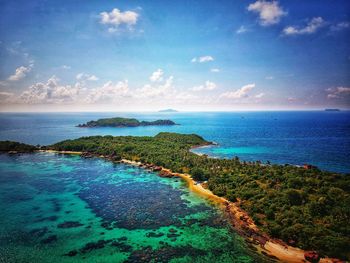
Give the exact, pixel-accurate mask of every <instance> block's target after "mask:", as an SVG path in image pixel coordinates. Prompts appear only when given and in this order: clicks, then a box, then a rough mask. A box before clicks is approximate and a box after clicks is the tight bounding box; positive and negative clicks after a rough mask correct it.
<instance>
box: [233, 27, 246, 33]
mask: <svg viewBox="0 0 350 263" xmlns="http://www.w3.org/2000/svg"><path fill="white" fill-rule="evenodd" d="M247 31H248V29H247V28H246V27H245V26H240V27H239V28H238V29H237V30H236V34H243V33H245V32H247Z"/></svg>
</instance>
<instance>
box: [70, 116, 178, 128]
mask: <svg viewBox="0 0 350 263" xmlns="http://www.w3.org/2000/svg"><path fill="white" fill-rule="evenodd" d="M162 125H164V126H169V125H176V123H175V122H173V121H172V120H156V121H139V120H137V119H131V118H121V117H116V118H105V119H98V120H97V121H88V122H87V123H84V124H79V125H77V127H81V128H93V127H118V128H122V127H139V126H162Z"/></svg>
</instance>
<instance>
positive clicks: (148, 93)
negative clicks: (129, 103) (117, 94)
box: [135, 76, 174, 98]
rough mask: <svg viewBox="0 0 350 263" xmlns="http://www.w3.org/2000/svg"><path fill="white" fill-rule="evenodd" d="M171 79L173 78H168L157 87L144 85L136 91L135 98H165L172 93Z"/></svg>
mask: <svg viewBox="0 0 350 263" xmlns="http://www.w3.org/2000/svg"><path fill="white" fill-rule="evenodd" d="M173 79H174V78H173V76H170V77H169V78H167V79H166V80H165V81H164V82H163V83H161V84H159V85H158V86H152V85H149V84H147V85H144V86H143V87H142V88H139V89H137V90H136V94H135V96H136V97H139V98H155V97H167V96H169V95H170V94H171V93H173Z"/></svg>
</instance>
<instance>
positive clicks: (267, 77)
mask: <svg viewBox="0 0 350 263" xmlns="http://www.w3.org/2000/svg"><path fill="white" fill-rule="evenodd" d="M265 79H267V80H273V79H275V77H274V76H266V77H265Z"/></svg>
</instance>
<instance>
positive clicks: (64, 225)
mask: <svg viewBox="0 0 350 263" xmlns="http://www.w3.org/2000/svg"><path fill="white" fill-rule="evenodd" d="M79 226H83V224H81V223H79V222H77V221H65V222H63V223H61V224H58V225H57V227H58V228H73V227H79Z"/></svg>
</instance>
